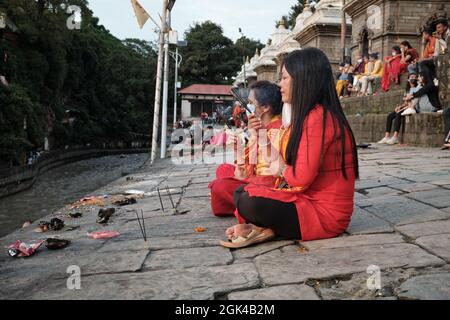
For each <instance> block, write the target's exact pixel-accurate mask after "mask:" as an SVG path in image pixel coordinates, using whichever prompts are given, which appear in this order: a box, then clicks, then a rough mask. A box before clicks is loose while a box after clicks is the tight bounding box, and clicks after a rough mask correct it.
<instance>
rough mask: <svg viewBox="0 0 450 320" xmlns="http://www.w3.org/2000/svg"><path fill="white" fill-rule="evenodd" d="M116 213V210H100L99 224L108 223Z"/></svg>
mask: <svg viewBox="0 0 450 320" xmlns="http://www.w3.org/2000/svg"><path fill="white" fill-rule="evenodd" d="M115 212H116V209H114V208H108V209H100V211H99V212H98V219H97V223H100V224H105V223H108V221H109V218H111V216H112V215H113V214H114V213H115Z"/></svg>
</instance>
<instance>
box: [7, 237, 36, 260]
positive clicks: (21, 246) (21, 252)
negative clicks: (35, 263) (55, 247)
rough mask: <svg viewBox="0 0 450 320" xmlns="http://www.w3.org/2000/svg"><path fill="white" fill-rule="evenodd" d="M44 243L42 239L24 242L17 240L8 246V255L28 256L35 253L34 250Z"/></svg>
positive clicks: (14, 256)
mask: <svg viewBox="0 0 450 320" xmlns="http://www.w3.org/2000/svg"><path fill="white" fill-rule="evenodd" d="M43 243H44V240H40V241H31V242H29V243H25V242H23V241H20V240H17V241H16V242H15V243H14V244H12V245H10V246H9V247H8V254H9V256H11V257H13V258H16V257H30V256H32V255H33V254H35V253H36V250H37V249H38V248H39V247H40V246H41V245H42V244H43Z"/></svg>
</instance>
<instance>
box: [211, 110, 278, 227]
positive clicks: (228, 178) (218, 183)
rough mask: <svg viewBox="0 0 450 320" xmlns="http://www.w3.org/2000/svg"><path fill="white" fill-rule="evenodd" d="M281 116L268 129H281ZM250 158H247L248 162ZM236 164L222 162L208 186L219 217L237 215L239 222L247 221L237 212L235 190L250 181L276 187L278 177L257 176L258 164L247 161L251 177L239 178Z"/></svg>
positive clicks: (213, 208) (212, 204) (213, 207)
mask: <svg viewBox="0 0 450 320" xmlns="http://www.w3.org/2000/svg"><path fill="white" fill-rule="evenodd" d="M279 118H280V117H277V118H274V119H273V121H271V122H270V123H269V124H268V125H267V126H266V127H265V129H266V130H268V131H269V130H273V129H279V128H280V127H281V125H282V122H281V119H279ZM246 149H247V150H246V152H245V153H246V157H247V158H248V157H249V156H250V152H249V150H248V148H246ZM248 160H249V159H247V160H246V162H247V161H248ZM234 170H235V166H234V165H231V164H222V165H220V166H219V167H218V168H217V170H216V179H215V180H214V181H212V182H211V183H210V184H209V186H208V188H210V189H211V209H212V211H213V214H214V215H215V216H217V217H228V216H233V215H235V216H236V218H237V219H238V221H239V223H241V224H242V223H245V220H244V219H242V218H241V217H240V216H239V214H237V211H236V207H235V205H234V191H236V189H238V188H239V187H241V186H243V185H246V184H248V183H253V184H255V185H264V186H269V187H274V186H275V183H276V180H277V179H276V178H275V177H273V176H257V175H256V166H255V165H252V164H249V163H247V175H248V177H249V178H247V179H245V180H238V179H236V178H235V177H234Z"/></svg>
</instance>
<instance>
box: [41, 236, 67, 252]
mask: <svg viewBox="0 0 450 320" xmlns="http://www.w3.org/2000/svg"><path fill="white" fill-rule="evenodd" d="M44 244H45V246H46V247H47V248H48V249H50V250H59V249H64V248H65V247H67V246H68V245H69V244H70V240H64V239H55V238H49V239H47V240H45V243H44Z"/></svg>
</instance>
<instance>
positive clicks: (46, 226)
mask: <svg viewBox="0 0 450 320" xmlns="http://www.w3.org/2000/svg"><path fill="white" fill-rule="evenodd" d="M48 230H50V222H48V221H41V222H39V225H38V227H37V228H36V229H34V232H38V233H43V232H47V231H48Z"/></svg>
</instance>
